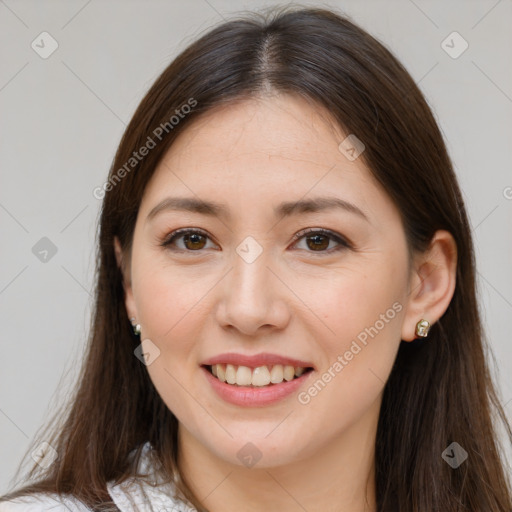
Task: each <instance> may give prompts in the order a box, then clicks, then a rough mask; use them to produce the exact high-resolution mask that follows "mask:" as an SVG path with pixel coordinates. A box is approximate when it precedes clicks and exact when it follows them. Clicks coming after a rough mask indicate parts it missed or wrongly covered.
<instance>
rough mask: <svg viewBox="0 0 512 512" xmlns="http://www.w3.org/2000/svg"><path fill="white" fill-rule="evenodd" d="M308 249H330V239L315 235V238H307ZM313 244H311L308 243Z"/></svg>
mask: <svg viewBox="0 0 512 512" xmlns="http://www.w3.org/2000/svg"><path fill="white" fill-rule="evenodd" d="M306 240H307V242H306V243H307V244H308V247H309V248H310V249H313V250H314V251H316V250H322V249H327V247H329V238H328V237H327V236H325V235H313V236H307V237H306ZM308 242H311V243H308Z"/></svg>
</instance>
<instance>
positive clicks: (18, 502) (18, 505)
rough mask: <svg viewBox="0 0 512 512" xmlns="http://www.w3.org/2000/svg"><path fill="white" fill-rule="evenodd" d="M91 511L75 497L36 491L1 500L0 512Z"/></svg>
mask: <svg viewBox="0 0 512 512" xmlns="http://www.w3.org/2000/svg"><path fill="white" fill-rule="evenodd" d="M47 510H48V511H52V512H90V511H91V509H90V508H88V507H86V506H85V505H84V504H83V503H81V502H80V501H78V500H77V499H76V498H73V497H62V496H59V495H58V494H51V495H50V494H44V493H36V494H31V495H26V496H19V497H16V498H13V499H12V500H7V501H0V512H43V511H47Z"/></svg>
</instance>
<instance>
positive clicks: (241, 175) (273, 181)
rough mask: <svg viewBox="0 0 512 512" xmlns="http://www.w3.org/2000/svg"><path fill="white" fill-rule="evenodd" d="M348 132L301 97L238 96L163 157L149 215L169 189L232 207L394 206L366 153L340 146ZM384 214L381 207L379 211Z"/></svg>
mask: <svg viewBox="0 0 512 512" xmlns="http://www.w3.org/2000/svg"><path fill="white" fill-rule="evenodd" d="M346 137H347V135H346V134H344V133H343V132H342V131H341V130H340V128H339V127H337V126H336V124H335V123H334V122H332V120H331V119H330V117H329V115H328V113H327V112H326V111H325V110H323V109H321V108H320V107H317V106H315V105H313V104H311V103H310V102H308V101H306V100H305V99H303V98H300V97H298V96H289V95H278V96H272V97H264V98H255V99H249V100H245V101H241V102H236V103H233V104H229V105H224V106H222V107H220V108H219V107H216V108H215V109H213V110H211V111H209V112H207V113H206V114H204V115H203V116H202V117H200V118H199V119H197V120H196V121H194V122H193V123H192V124H191V125H190V126H188V127H187V128H186V129H185V130H184V131H183V132H182V133H181V134H180V135H179V136H178V137H177V139H176V140H175V141H174V143H173V145H172V146H171V147H170V148H169V150H168V151H167V153H166V154H165V155H164V157H163V158H162V159H161V161H160V163H159V165H158V166H157V169H156V170H155V172H154V175H153V176H152V179H151V180H150V183H149V184H148V186H147V189H146V191H145V194H144V198H143V206H144V209H145V210H146V214H148V213H149V211H150V209H151V208H153V207H154V205H155V203H156V202H158V201H161V200H162V199H163V198H164V197H165V196H167V195H172V196H176V195H180V194H181V195H184V196H187V197H190V196H196V197H198V198H200V199H205V200H207V199H215V200H217V202H218V201H219V200H221V201H222V202H224V203H230V204H233V206H234V208H235V209H236V207H237V206H238V207H239V208H244V206H245V207H247V205H248V204H251V205H252V206H251V207H253V208H254V205H255V204H256V205H267V206H268V205H269V204H270V203H273V204H274V205H276V204H277V203H278V202H279V203H281V202H282V201H284V200H290V201H291V200H298V199H299V198H303V199H306V198H307V197H308V196H318V195H322V196H325V195H331V196H332V195H336V196H339V197H341V198H343V199H346V200H349V201H350V202H352V203H355V204H357V205H358V206H359V208H360V209H361V210H363V211H364V212H365V213H367V214H368V216H370V215H371V210H372V209H375V207H376V206H377V207H378V206H379V205H380V206H381V207H383V208H386V207H387V208H390V207H391V208H392V205H391V204H390V200H389V198H388V197H387V194H385V192H384V191H383V190H382V189H381V187H380V186H379V185H378V183H377V182H376V181H375V179H374V177H373V175H372V174H371V172H370V171H369V169H367V168H366V166H365V165H364V163H363V162H362V159H359V158H357V159H355V160H350V159H349V158H347V156H346V154H345V153H343V152H342V151H340V149H339V145H340V142H342V141H343V140H344V139H346ZM381 213H382V212H381Z"/></svg>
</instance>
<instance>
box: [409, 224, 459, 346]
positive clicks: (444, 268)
mask: <svg viewBox="0 0 512 512" xmlns="http://www.w3.org/2000/svg"><path fill="white" fill-rule="evenodd" d="M456 276H457V244H456V243H455V240H454V238H453V236H452V235H451V233H450V232H448V231H446V230H438V231H436V233H435V234H434V236H433V238H432V241H431V243H430V246H429V248H428V250H427V251H426V252H425V253H423V254H421V255H418V256H416V257H415V262H414V264H413V268H412V271H411V277H410V288H409V295H408V301H407V311H406V314H405V317H404V322H403V324H402V340H404V341H413V340H414V339H416V338H419V336H417V335H416V324H417V323H418V322H419V321H420V320H421V319H425V320H428V321H429V322H430V325H434V323H435V322H437V321H438V320H439V319H440V318H441V317H442V316H443V315H444V313H445V311H446V310H447V309H448V306H449V305H450V302H451V300H452V297H453V293H454V291H455V282H456Z"/></svg>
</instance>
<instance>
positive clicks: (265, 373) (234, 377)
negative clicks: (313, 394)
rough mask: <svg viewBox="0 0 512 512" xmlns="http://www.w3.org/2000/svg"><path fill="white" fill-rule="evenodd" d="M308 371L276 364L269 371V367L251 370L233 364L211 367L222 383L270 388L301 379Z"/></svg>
mask: <svg viewBox="0 0 512 512" xmlns="http://www.w3.org/2000/svg"><path fill="white" fill-rule="evenodd" d="M305 370H306V369H305V368H303V367H293V366H291V365H284V366H283V365H282V364H276V365H274V366H272V369H271V370H269V367H267V366H258V367H257V368H249V367H248V366H235V365H232V364H226V365H224V364H214V365H212V366H211V371H212V374H213V375H215V376H216V377H217V378H218V379H219V380H220V381H221V382H227V383H228V384H236V385H238V386H251V385H252V386H257V387H262V386H268V385H269V384H270V383H272V384H280V383H281V382H283V380H286V381H291V380H293V379H294V378H295V377H300V376H301V375H302V374H303V373H304V371H305Z"/></svg>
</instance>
